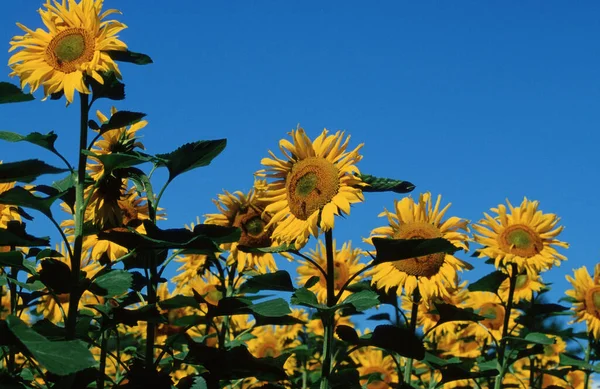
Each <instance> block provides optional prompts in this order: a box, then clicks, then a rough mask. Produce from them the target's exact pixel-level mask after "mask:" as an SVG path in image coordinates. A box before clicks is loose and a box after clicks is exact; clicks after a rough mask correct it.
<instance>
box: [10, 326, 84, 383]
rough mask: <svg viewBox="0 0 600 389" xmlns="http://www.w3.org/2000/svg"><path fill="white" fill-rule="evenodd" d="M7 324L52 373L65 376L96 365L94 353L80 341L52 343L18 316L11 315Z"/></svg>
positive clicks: (39, 361)
mask: <svg viewBox="0 0 600 389" xmlns="http://www.w3.org/2000/svg"><path fill="white" fill-rule="evenodd" d="M6 322H7V324H8V329H9V330H10V332H12V334H13V335H14V336H15V337H17V339H19V341H20V343H21V344H22V345H23V346H24V347H25V348H26V349H27V350H28V351H29V352H30V353H31V354H32V355H33V356H34V357H35V360H36V361H37V362H38V363H39V364H40V365H42V366H43V367H45V368H46V369H48V371H49V372H50V373H53V374H56V375H59V376H64V375H68V374H72V373H76V372H78V371H81V370H83V369H87V368H89V367H93V366H95V365H96V360H95V359H94V357H93V356H92V353H91V352H90V350H88V348H87V347H86V346H85V344H84V343H83V342H81V341H80V340H68V341H57V342H52V341H50V340H48V339H46V338H45V337H44V336H42V335H40V334H38V333H37V332H35V331H34V330H33V329H31V328H29V327H28V326H27V324H25V323H24V322H23V321H21V319H19V318H18V317H16V316H12V315H9V316H8V317H7V319H6Z"/></svg>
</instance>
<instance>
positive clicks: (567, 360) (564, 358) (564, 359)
mask: <svg viewBox="0 0 600 389" xmlns="http://www.w3.org/2000/svg"><path fill="white" fill-rule="evenodd" d="M559 358H560V362H559V364H560V365H561V366H574V367H577V368H579V369H581V370H588V371H593V372H596V373H600V366H594V365H592V364H590V363H587V362H586V361H584V360H581V359H579V358H575V357H572V356H570V355H568V354H564V353H561V354H560V355H559Z"/></svg>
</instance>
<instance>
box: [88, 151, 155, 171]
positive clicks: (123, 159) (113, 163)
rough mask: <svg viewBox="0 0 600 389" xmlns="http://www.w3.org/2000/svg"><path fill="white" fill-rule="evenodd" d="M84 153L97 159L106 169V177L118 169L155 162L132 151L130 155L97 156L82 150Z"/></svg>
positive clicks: (145, 155) (142, 154)
mask: <svg viewBox="0 0 600 389" xmlns="http://www.w3.org/2000/svg"><path fill="white" fill-rule="evenodd" d="M82 153H83V154H85V155H88V156H91V157H94V158H97V159H98V160H99V161H100V163H102V166H103V167H104V175H105V176H107V175H110V174H111V173H112V172H113V171H115V170H117V169H125V168H129V167H131V166H135V165H139V164H142V163H146V162H150V161H152V160H153V157H151V156H149V155H147V154H144V153H140V152H138V151H130V152H129V153H110V154H96V153H94V152H92V151H88V150H82Z"/></svg>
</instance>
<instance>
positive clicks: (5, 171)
mask: <svg viewBox="0 0 600 389" xmlns="http://www.w3.org/2000/svg"><path fill="white" fill-rule="evenodd" d="M66 171H68V170H67V169H59V168H57V167H54V166H51V165H48V164H47V163H46V162H44V161H40V160H39V159H26V160H24V161H18V162H8V163H2V164H0V183H5V182H15V181H18V182H25V183H30V182H32V181H33V180H35V179H36V178H37V177H39V176H41V175H43V174H57V173H62V172H66Z"/></svg>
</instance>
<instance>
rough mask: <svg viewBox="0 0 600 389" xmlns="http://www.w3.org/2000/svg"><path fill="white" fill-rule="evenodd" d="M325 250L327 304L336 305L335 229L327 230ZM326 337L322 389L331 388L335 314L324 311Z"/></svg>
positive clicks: (324, 340)
mask: <svg viewBox="0 0 600 389" xmlns="http://www.w3.org/2000/svg"><path fill="white" fill-rule="evenodd" d="M325 251H326V253H327V277H326V280H327V306H328V307H332V306H334V305H335V288H334V281H335V279H334V278H335V277H334V263H333V231H332V230H331V229H330V230H327V231H325ZM322 315H323V316H322V317H321V319H322V320H323V328H324V334H323V335H324V339H323V366H322V370H321V389H328V388H329V374H330V373H331V351H332V348H333V324H334V323H333V314H332V313H331V312H329V311H328V312H325V313H322Z"/></svg>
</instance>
